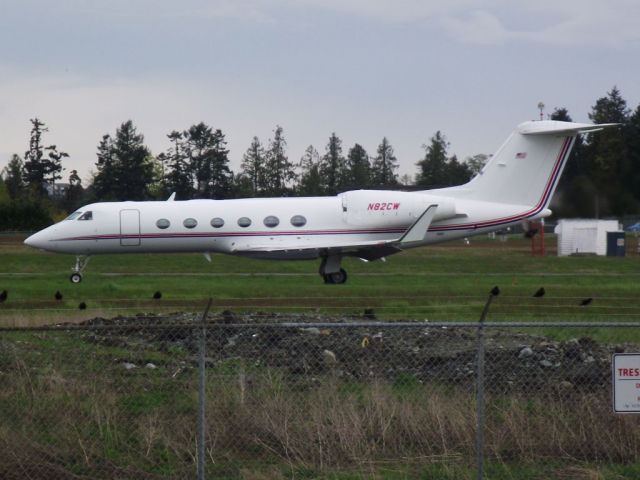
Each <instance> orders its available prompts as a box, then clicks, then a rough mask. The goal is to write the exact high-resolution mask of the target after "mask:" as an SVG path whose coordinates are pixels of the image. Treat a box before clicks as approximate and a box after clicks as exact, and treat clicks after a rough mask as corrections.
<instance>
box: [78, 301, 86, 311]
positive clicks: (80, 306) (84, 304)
mask: <svg viewBox="0 0 640 480" xmlns="http://www.w3.org/2000/svg"><path fill="white" fill-rule="evenodd" d="M78 308H79V309H80V310H86V309H87V304H86V303H84V302H80V305H78Z"/></svg>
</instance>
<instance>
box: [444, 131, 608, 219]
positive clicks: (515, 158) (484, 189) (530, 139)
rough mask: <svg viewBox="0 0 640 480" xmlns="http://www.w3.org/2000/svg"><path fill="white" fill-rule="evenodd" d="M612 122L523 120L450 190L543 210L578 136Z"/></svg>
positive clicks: (470, 196) (465, 195) (482, 199)
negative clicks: (476, 170)
mask: <svg viewBox="0 0 640 480" xmlns="http://www.w3.org/2000/svg"><path fill="white" fill-rule="evenodd" d="M612 125H613V124H605V125H592V124H584V123H571V122H558V121H552V120H547V121H537V122H525V123H522V124H520V125H519V126H518V128H517V129H516V130H515V131H514V132H513V133H512V134H511V135H510V136H509V138H508V139H507V141H506V142H505V143H504V144H503V145H502V146H501V147H500V148H499V149H498V151H497V152H496V153H495V154H494V155H493V157H491V159H490V160H489V162H488V163H487V164H486V165H485V167H484V168H483V169H482V172H481V173H480V174H478V175H477V176H476V177H475V178H473V179H472V180H471V181H470V182H469V183H467V184H466V185H463V186H461V187H459V188H456V187H454V188H451V189H447V193H448V194H451V195H452V196H461V197H464V198H469V199H473V200H481V201H488V202H499V203H508V204H516V205H527V206H535V208H536V209H540V210H542V209H544V208H546V207H547V206H548V205H549V201H550V200H551V196H552V195H553V192H554V191H555V188H556V186H557V185H558V180H559V178H560V175H561V174H562V170H563V169H564V165H565V163H566V161H567V158H568V157H569V154H570V153H571V149H572V148H573V144H574V143H575V139H576V136H578V135H579V134H581V133H587V132H592V131H597V130H601V129H602V128H604V127H608V126H612Z"/></svg>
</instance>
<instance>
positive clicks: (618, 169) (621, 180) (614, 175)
mask: <svg viewBox="0 0 640 480" xmlns="http://www.w3.org/2000/svg"><path fill="white" fill-rule="evenodd" d="M629 113H630V112H629V109H628V108H627V102H626V101H625V100H624V99H623V98H622V96H621V95H620V91H619V90H618V89H617V88H616V87H613V88H612V89H611V91H610V92H608V93H607V96H606V97H602V98H599V99H598V100H597V101H596V104H595V105H594V106H593V107H592V111H591V113H590V114H589V118H590V119H591V120H592V121H593V122H594V123H620V124H621V127H620V128H611V129H606V130H604V131H602V132H598V133H597V134H595V135H590V136H589V138H588V143H587V144H586V146H585V156H586V159H587V162H588V165H589V167H590V168H589V171H590V174H591V176H592V179H593V182H594V185H595V195H596V197H595V202H594V210H595V211H594V213H595V215H596V217H599V216H601V215H611V214H614V215H621V214H624V213H626V212H628V211H629V209H632V208H634V205H632V204H633V201H632V195H631V194H630V193H629V191H628V190H627V189H626V188H624V187H623V186H626V185H627V184H626V179H625V177H627V176H628V175H630V174H631V172H632V170H633V165H631V164H630V162H629V157H628V155H627V146H626V135H625V134H626V130H627V129H628V125H629ZM632 188H634V187H633V186H632ZM635 188H636V189H637V185H636V186H635ZM632 191H633V190H632Z"/></svg>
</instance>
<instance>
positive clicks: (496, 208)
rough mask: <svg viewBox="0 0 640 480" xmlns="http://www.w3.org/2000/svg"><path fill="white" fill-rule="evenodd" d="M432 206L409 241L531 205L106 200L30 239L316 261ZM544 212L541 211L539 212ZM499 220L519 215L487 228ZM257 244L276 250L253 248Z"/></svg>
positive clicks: (436, 237)
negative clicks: (428, 219) (86, 216)
mask: <svg viewBox="0 0 640 480" xmlns="http://www.w3.org/2000/svg"><path fill="white" fill-rule="evenodd" d="M432 203H437V204H439V205H441V206H442V207H441V208H439V210H440V217H438V216H436V218H435V219H434V222H433V223H432V224H431V226H430V228H429V231H428V234H427V237H426V238H425V240H424V242H422V243H420V244H419V245H412V246H420V245H427V244H432V243H438V242H444V241H447V240H452V239H456V238H462V237H468V236H471V235H475V234H479V233H484V232H489V231H494V230H498V229H502V228H505V227H506V226H508V225H511V224H517V223H519V222H520V221H522V216H521V215H522V214H523V213H526V212H528V211H530V210H531V209H530V208H528V207H526V206H518V205H504V204H497V203H489V202H475V201H468V200H464V199H453V198H446V197H438V196H433V195H429V194H425V193H421V192H416V193H407V192H399V191H365V190H359V191H353V192H346V193H344V194H341V195H338V196H335V197H305V198H260V199H258V198H249V199H236V200H188V201H166V202H103V203H95V204H91V205H87V206H85V207H83V208H81V209H80V211H82V212H87V211H90V212H92V218H91V220H78V219H77V218H76V219H73V220H63V221H61V222H59V223H57V224H55V225H52V226H51V227H49V228H47V229H45V230H42V231H41V232H38V233H37V234H35V235H33V236H32V237H30V239H29V242H28V244H29V245H32V246H34V247H37V248H42V249H45V250H49V251H54V252H60V253H69V254H76V255H96V254H109V253H145V252H146V253H171V252H219V253H225V254H235V255H246V256H251V257H256V258H275V259H277V258H289V259H295V258H301V259H311V258H317V257H318V256H320V255H322V250H323V249H322V248H319V249H314V245H317V244H318V242H319V241H321V242H322V243H325V244H327V245H330V244H334V245H342V244H345V243H348V244H354V243H360V242H362V243H366V242H372V241H380V242H384V241H389V240H394V239H397V238H398V237H400V236H401V235H402V233H403V232H405V231H406V230H407V228H409V227H410V226H411V225H412V224H413V222H415V220H416V219H417V218H418V217H419V216H420V214H422V213H423V212H424V210H425V208H426V207H427V206H428V205H430V204H432ZM457 212H458V213H457ZM462 213H463V214H462ZM544 214H545V212H544V211H542V212H536V215H534V217H536V218H538V217H540V216H543V215H544ZM296 215H301V216H303V217H304V218H305V219H306V224H305V225H304V226H300V227H296V226H294V225H292V224H291V219H292V217H294V216H296ZM269 216H274V217H276V218H277V219H278V220H279V223H278V225H277V226H275V227H267V226H265V224H264V219H265V218H266V217H269ZM242 217H246V218H249V219H250V220H251V225H249V226H248V227H241V226H239V224H238V220H239V219H240V218H242ZM447 217H449V218H447ZM213 218H221V219H223V220H224V225H223V226H222V227H219V228H216V227H213V226H212V225H211V220H212V219H213ZM500 218H502V219H510V218H514V219H513V220H511V221H506V222H504V221H502V222H500V223H499V224H496V225H491V226H484V227H483V226H482V225H484V224H485V223H487V222H491V221H495V220H496V219H500ZM531 218H533V217H529V219H531ZM160 219H166V220H168V221H169V223H170V225H169V227H168V228H165V229H161V228H159V227H158V226H157V221H158V220H160ZM187 219H194V220H195V221H196V222H197V225H196V226H195V227H193V228H187V227H186V226H185V225H184V223H185V220H187ZM255 245H260V246H261V247H263V248H264V247H272V249H273V250H278V251H277V252H271V251H252V248H253V247H254V246H255Z"/></svg>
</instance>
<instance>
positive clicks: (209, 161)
mask: <svg viewBox="0 0 640 480" xmlns="http://www.w3.org/2000/svg"><path fill="white" fill-rule="evenodd" d="M550 118H551V119H554V120H563V121H571V117H570V115H569V112H568V111H567V109H565V108H556V109H555V110H554V112H553V113H552V114H551V115H550ZM589 118H590V119H591V120H592V121H593V122H594V123H620V124H621V127H620V128H619V129H612V130H606V131H605V132H602V133H600V134H598V135H592V136H589V137H587V138H586V139H584V140H583V139H579V140H578V142H577V143H576V146H575V148H574V151H573V153H572V158H571V159H570V160H569V162H568V164H567V167H566V170H565V173H564V175H563V177H562V179H561V183H560V185H559V188H558V194H557V195H556V201H555V203H556V205H554V210H555V211H556V213H557V214H559V215H561V216H585V217H591V216H605V215H622V214H626V213H635V212H637V211H638V210H639V208H638V207H639V206H640V188H638V185H640V170H639V169H638V168H637V166H638V165H639V164H640V163H639V161H640V158H638V157H640V106H639V107H638V108H636V110H635V111H633V112H632V111H631V110H630V109H629V108H628V106H627V103H626V101H625V100H624V99H623V98H622V96H621V94H620V91H619V90H618V89H617V88H615V87H614V88H613V89H612V90H611V91H609V92H607V94H606V96H604V97H602V98H599V99H598V100H597V101H596V103H595V105H593V107H592V111H591V113H590V114H589ZM31 126H32V128H31V133H30V136H29V143H28V148H27V150H26V151H25V152H24V155H23V156H22V157H21V156H20V155H18V154H14V155H13V156H12V158H11V160H10V162H9V164H8V166H7V167H6V168H5V169H4V170H3V171H2V173H1V174H0V230H9V229H16V230H19V229H34V228H40V227H42V226H45V225H47V224H49V223H51V222H52V221H55V220H58V219H59V218H61V217H63V216H64V215H66V214H67V213H69V212H71V211H73V210H75V209H76V208H78V207H79V206H81V205H83V204H86V203H90V202H94V201H109V200H113V201H122V200H153V199H165V198H167V197H168V196H169V195H170V194H172V193H174V192H175V193H176V198H177V199H180V200H186V199H191V198H213V199H226V198H242V197H273V196H315V195H335V194H336V193H339V192H341V191H346V190H352V189H358V188H372V189H390V188H399V189H402V188H412V189H428V188H437V187H446V186H452V185H459V184H463V183H466V182H467V181H468V180H469V179H470V178H472V177H473V175H475V174H477V173H478V172H479V171H480V170H481V169H482V167H483V165H484V164H485V162H486V161H487V160H488V158H489V157H488V156H487V155H485V154H477V155H474V156H472V157H468V158H466V159H464V160H462V161H460V160H458V158H457V157H456V155H450V154H449V147H450V145H449V143H448V141H447V139H446V136H445V135H444V134H443V133H442V132H440V131H437V132H436V133H435V134H434V135H433V136H432V137H431V138H430V139H429V142H427V143H425V144H424V145H422V147H423V149H424V155H423V157H422V158H421V159H419V160H418V161H417V162H416V167H417V173H416V174H415V176H413V177H411V176H409V175H405V176H403V177H402V178H399V176H398V173H397V170H398V159H397V157H396V155H395V153H394V149H393V146H392V145H391V142H390V141H389V139H388V138H386V137H384V138H382V140H381V141H380V143H379V145H378V146H377V148H376V149H375V153H374V154H370V153H368V152H367V150H366V149H365V148H364V147H363V146H362V145H361V144H359V143H355V144H354V145H353V146H351V147H350V148H348V149H345V148H344V147H343V143H342V140H341V139H340V137H339V136H338V135H337V134H336V133H335V132H333V133H331V135H330V136H329V138H328V140H327V143H326V144H325V146H324V153H322V154H321V153H320V152H319V151H318V150H317V149H316V148H315V147H314V146H313V145H309V146H308V147H307V148H306V149H305V151H304V153H303V154H302V156H301V157H300V159H299V160H298V161H292V160H291V159H290V157H289V154H288V149H287V142H286V139H285V134H284V129H283V128H282V127H281V126H276V127H275V129H274V131H273V136H272V137H271V138H269V139H268V140H267V141H266V142H263V141H262V140H261V139H260V138H258V137H257V136H256V137H253V138H252V140H251V142H250V143H249V146H248V148H247V150H246V151H245V152H244V154H243V156H242V162H241V165H240V169H239V171H237V172H234V171H232V170H231V168H230V166H229V149H228V148H227V141H226V137H225V134H224V133H223V131H222V130H221V129H218V128H214V127H212V126H209V125H207V124H205V123H204V122H200V123H198V124H195V125H192V126H190V127H189V128H187V129H185V130H174V131H172V132H170V133H169V134H168V135H167V141H168V147H167V149H166V150H165V151H163V152H161V153H160V154H158V155H153V154H152V153H151V150H150V149H149V148H148V147H147V146H146V145H145V143H144V136H143V135H142V133H140V132H138V130H137V128H136V127H135V125H134V124H133V122H132V121H131V120H128V121H126V122H124V123H123V124H122V125H120V126H119V127H118V128H117V129H116V131H115V134H114V135H111V134H105V135H104V136H103V137H102V138H101V140H100V141H99V143H98V145H97V151H96V162H95V173H93V175H92V178H91V180H90V182H89V184H88V185H86V186H83V185H82V182H81V179H80V177H79V175H78V172H77V171H76V170H71V172H70V173H69V176H68V181H67V182H66V183H68V185H69V186H68V188H67V189H66V190H65V192H64V193H63V194H59V195H57V194H56V192H55V191H53V189H54V188H55V185H56V181H57V180H60V179H62V172H63V163H62V162H63V160H65V159H66V158H68V157H69V155H68V154H67V153H66V152H64V151H62V150H60V149H58V147H57V146H56V145H55V144H50V145H47V142H45V141H44V136H45V134H46V133H49V131H48V129H47V127H46V125H45V124H44V122H42V121H41V120H40V119H38V118H34V119H32V120H31ZM634 167H635V168H634Z"/></svg>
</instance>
